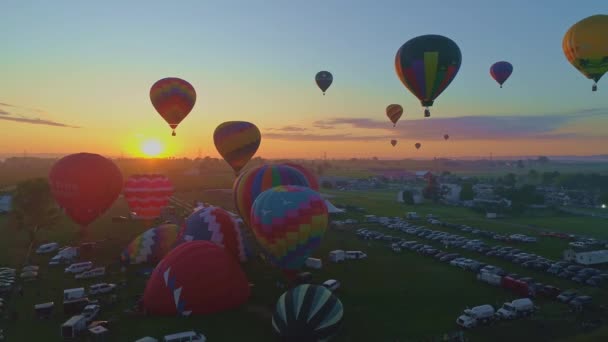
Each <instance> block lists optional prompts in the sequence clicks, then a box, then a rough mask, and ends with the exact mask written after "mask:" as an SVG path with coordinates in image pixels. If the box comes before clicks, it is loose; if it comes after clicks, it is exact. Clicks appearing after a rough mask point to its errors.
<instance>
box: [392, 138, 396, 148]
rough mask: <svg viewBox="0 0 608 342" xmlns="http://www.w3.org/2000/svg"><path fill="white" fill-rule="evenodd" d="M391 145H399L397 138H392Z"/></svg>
mask: <svg viewBox="0 0 608 342" xmlns="http://www.w3.org/2000/svg"><path fill="white" fill-rule="evenodd" d="M391 145H393V147H395V145H397V140H395V139H393V140H391Z"/></svg>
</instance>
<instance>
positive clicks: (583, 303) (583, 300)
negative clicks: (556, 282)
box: [568, 296, 592, 310]
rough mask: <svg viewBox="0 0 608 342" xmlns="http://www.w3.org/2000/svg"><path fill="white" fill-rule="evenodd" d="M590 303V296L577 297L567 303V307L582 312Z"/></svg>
mask: <svg viewBox="0 0 608 342" xmlns="http://www.w3.org/2000/svg"><path fill="white" fill-rule="evenodd" d="M591 303H592V298H591V296H578V297H575V298H574V299H572V300H571V301H570V302H568V305H570V307H572V308H573V309H575V310H582V309H584V308H585V307H587V306H589V305H590V304H591Z"/></svg>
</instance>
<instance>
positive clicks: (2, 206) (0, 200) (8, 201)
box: [0, 195, 13, 214]
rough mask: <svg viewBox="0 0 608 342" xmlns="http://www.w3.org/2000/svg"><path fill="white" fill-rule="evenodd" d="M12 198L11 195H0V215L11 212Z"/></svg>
mask: <svg viewBox="0 0 608 342" xmlns="http://www.w3.org/2000/svg"><path fill="white" fill-rule="evenodd" d="M12 203H13V197H12V196H11V195H0V214H5V213H8V212H10V211H11V208H12Z"/></svg>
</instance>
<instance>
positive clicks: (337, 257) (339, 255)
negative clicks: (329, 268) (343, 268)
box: [329, 249, 345, 262]
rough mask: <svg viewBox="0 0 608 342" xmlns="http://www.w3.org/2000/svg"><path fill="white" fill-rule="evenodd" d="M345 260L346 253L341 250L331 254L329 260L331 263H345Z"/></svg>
mask: <svg viewBox="0 0 608 342" xmlns="http://www.w3.org/2000/svg"><path fill="white" fill-rule="evenodd" d="M344 258H345V254H344V251H343V250H341V249H337V250H335V251H331V252H329V260H330V261H331V262H340V261H344Z"/></svg>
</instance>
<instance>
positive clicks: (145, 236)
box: [120, 224, 183, 265]
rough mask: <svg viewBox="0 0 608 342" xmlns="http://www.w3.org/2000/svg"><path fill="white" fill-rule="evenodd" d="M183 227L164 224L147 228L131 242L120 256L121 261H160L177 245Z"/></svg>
mask: <svg viewBox="0 0 608 342" xmlns="http://www.w3.org/2000/svg"><path fill="white" fill-rule="evenodd" d="M182 228H183V227H180V226H178V225H176V224H162V225H160V226H158V227H154V228H150V229H148V230H146V231H145V232H143V233H142V234H140V235H139V236H138V237H136V238H135V239H133V241H131V243H129V245H128V246H127V248H125V250H124V251H123V252H122V254H121V256H120V258H121V261H122V262H124V263H128V264H131V265H134V264H141V263H152V264H156V263H158V262H159V261H160V260H162V258H164V257H165V255H167V253H169V251H170V250H171V249H173V247H175V244H176V242H177V241H178V237H179V236H180V235H181V234H182V233H183V229H182Z"/></svg>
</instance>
